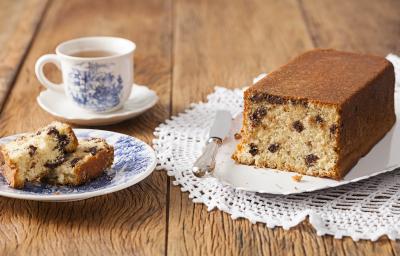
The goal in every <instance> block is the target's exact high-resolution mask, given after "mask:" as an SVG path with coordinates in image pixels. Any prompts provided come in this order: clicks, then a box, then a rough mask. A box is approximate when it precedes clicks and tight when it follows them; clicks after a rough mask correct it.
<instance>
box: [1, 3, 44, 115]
mask: <svg viewBox="0 0 400 256" xmlns="http://www.w3.org/2000/svg"><path fill="white" fill-rule="evenodd" d="M46 4H47V0H43V1H41V0H28V1H21V0H18V1H0V31H1V33H0V45H1V48H0V60H1V63H0V111H1V109H2V106H3V103H4V100H5V98H6V96H7V93H8V91H9V88H10V87H11V85H12V82H13V81H14V78H15V75H16V74H17V73H18V70H19V67H20V64H21V62H22V60H23V57H24V56H25V53H26V51H27V49H28V48H29V45H30V42H31V39H32V37H33V36H34V34H35V31H36V27H37V26H38V24H39V22H40V20H41V17H42V14H43V12H44V10H45V7H46ZM10 14H11V15H10Z"/></svg>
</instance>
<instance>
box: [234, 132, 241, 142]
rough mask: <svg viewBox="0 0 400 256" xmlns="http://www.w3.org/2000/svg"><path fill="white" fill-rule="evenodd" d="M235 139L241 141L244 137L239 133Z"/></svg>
mask: <svg viewBox="0 0 400 256" xmlns="http://www.w3.org/2000/svg"><path fill="white" fill-rule="evenodd" d="M234 137H235V139H236V140H240V139H241V138H242V135H241V134H240V133H238V132H237V133H235V135H234Z"/></svg>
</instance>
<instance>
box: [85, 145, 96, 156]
mask: <svg viewBox="0 0 400 256" xmlns="http://www.w3.org/2000/svg"><path fill="white" fill-rule="evenodd" d="M84 152H85V153H90V154H92V156H94V155H96V153H97V147H91V148H88V149H87V150H85V151H84Z"/></svg>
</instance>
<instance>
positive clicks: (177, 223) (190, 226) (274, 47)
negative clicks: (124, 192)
mask: <svg viewBox="0 0 400 256" xmlns="http://www.w3.org/2000/svg"><path fill="white" fill-rule="evenodd" d="M174 13H175V22H174V24H175V25H174V72H173V100H172V102H173V113H174V114H177V113H179V112H181V111H183V110H184V109H185V108H186V107H188V106H189V104H190V103H191V102H198V101H199V100H205V96H206V95H207V94H209V93H210V92H212V91H213V87H214V85H216V84H218V85H223V86H226V87H231V88H234V87H241V86H244V85H248V84H249V81H250V80H251V79H252V78H253V77H255V76H256V75H258V74H259V73H261V72H269V71H271V70H272V69H273V68H275V67H277V66H279V65H281V64H283V63H285V62H286V61H287V60H288V59H289V58H291V57H293V56H294V55H296V54H299V53H301V52H303V51H305V50H306V49H310V48H312V47H313V46H312V42H311V40H310V38H309V36H308V34H307V29H306V26H305V24H304V23H303V20H302V15H301V12H300V10H299V8H298V5H297V2H296V1H290V0H288V1H261V0H260V1H228V0H227V1H183V0H182V1H176V4H175V7H174ZM170 189H171V191H170V194H171V196H170V198H171V199H170V213H169V230H168V231H169V232H168V254H170V255H239V254H241V255H262V254H265V255H282V254H285V255H294V254H296V255H324V254H325V252H326V251H325V249H324V247H323V246H322V245H323V242H322V240H321V238H319V239H318V238H317V237H316V235H315V233H313V232H309V233H306V232H304V231H303V229H300V228H297V229H294V230H292V231H289V232H287V231H283V229H282V228H276V229H268V228H266V227H265V225H263V224H256V225H253V224H251V223H250V222H249V221H247V220H235V221H234V220H232V219H231V218H230V216H229V215H228V214H225V213H223V212H221V211H217V210H216V211H212V212H211V213H208V212H207V210H206V207H204V206H203V205H201V204H193V203H192V201H191V199H189V198H188V196H187V194H186V193H182V192H181V191H180V188H179V187H174V186H171V188H170Z"/></svg>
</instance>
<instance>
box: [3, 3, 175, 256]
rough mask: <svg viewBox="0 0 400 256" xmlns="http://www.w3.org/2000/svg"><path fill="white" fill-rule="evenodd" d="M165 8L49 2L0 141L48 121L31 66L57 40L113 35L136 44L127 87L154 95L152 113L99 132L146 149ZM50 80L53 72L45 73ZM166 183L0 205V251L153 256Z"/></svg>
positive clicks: (163, 101) (159, 249)
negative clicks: (132, 83)
mask: <svg viewBox="0 0 400 256" xmlns="http://www.w3.org/2000/svg"><path fill="white" fill-rule="evenodd" d="M171 7H172V3H171V1H165V0H152V1H130V0H119V1H109V0H101V1H100V0H99V1H96V3H95V4H93V3H92V1H79V0H64V1H61V0H60V1H53V2H52V3H51V5H50V6H49V9H48V11H47V15H46V16H45V17H44V20H43V22H42V26H41V27H40V30H39V31H38V34H37V36H36V39H35V41H34V42H33V45H32V47H31V51H30V52H29V54H28V56H27V58H26V61H25V62H24V64H23V66H22V68H21V72H20V74H19V76H18V78H17V80H16V84H15V86H14V88H13V90H12V92H11V94H10V97H9V98H8V100H7V102H6V104H5V106H4V111H3V113H2V114H1V115H0V136H4V135H9V134H14V133H17V132H23V131H29V130H32V129H36V128H38V127H40V126H43V125H45V124H47V123H49V122H50V121H52V120H53V119H54V118H53V117H51V116H50V115H48V114H47V113H46V112H44V111H42V110H41V109H40V108H39V106H38V105H37V104H36V96H37V95H38V93H39V92H40V91H41V90H43V88H41V87H40V85H39V82H38V81H37V79H36V78H35V74H34V70H33V68H34V64H35V61H36V60H37V58H38V57H40V56H41V55H43V54H46V53H51V52H54V49H55V47H56V45H57V44H58V43H60V42H62V41H64V40H67V39H71V38H76V37H80V36H88V35H110V36H121V37H125V38H128V39H131V40H133V41H135V42H136V43H137V51H136V52H135V67H136V73H135V80H136V82H137V83H139V84H147V85H149V87H150V88H151V89H153V90H155V91H157V93H158V95H159V96H160V102H159V104H157V105H156V106H155V107H154V108H153V109H152V110H150V111H148V112H147V113H145V114H143V115H142V116H140V117H137V118H135V119H132V120H129V121H126V122H123V123H121V124H117V125H112V126H107V127H102V128H104V129H107V130H113V131H118V132H123V133H127V134H130V135H134V136H136V137H139V138H141V139H144V140H145V141H146V142H148V143H150V142H151V139H152V138H153V136H152V131H153V130H154V128H155V127H156V126H157V125H158V124H159V122H161V121H163V120H165V119H166V118H167V117H168V116H169V110H170V86H171V48H172V28H171V11H172V9H171ZM50 72H51V73H50V76H52V77H53V76H55V73H56V72H58V71H56V70H54V69H53V70H50ZM166 196H167V178H166V175H165V174H164V173H162V172H155V173H153V174H152V175H151V176H150V177H148V178H147V179H145V180H144V181H142V182H140V184H138V185H135V186H133V187H131V188H129V189H125V190H123V191H120V192H117V193H113V194H110V195H107V196H102V197H98V198H94V199H89V200H85V201H82V202H71V203H38V202H28V201H22V200H12V199H6V198H0V209H1V214H0V223H1V224H0V251H2V253H1V254H2V255H6V254H10V253H12V254H17V255H25V254H33V255H39V254H41V255H43V254H44V255H55V254H57V255H58V254H61V253H62V254H65V255H78V254H82V255H88V254H90V255H132V254H138V255H161V254H164V252H165V235H166V205H167V201H166Z"/></svg>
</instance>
